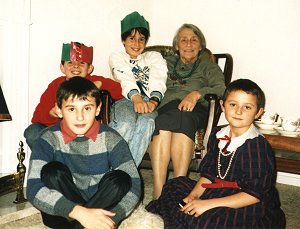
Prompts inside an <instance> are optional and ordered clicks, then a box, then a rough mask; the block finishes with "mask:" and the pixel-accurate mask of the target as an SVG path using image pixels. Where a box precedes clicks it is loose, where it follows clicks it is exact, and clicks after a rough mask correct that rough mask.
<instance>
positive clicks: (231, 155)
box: [146, 79, 285, 229]
mask: <svg viewBox="0 0 300 229" xmlns="http://www.w3.org/2000/svg"><path fill="white" fill-rule="evenodd" d="M220 104H221V108H222V110H223V112H224V114H225V117H226V119H227V121H228V123H229V125H228V126H225V127H223V128H220V127H218V128H216V129H215V130H214V131H213V132H212V134H211V136H210V139H209V142H208V153H207V155H206V156H205V158H204V159H203V160H202V162H201V165H200V170H199V171H200V174H201V177H200V179H199V180H198V182H196V181H193V180H191V179H189V178H187V177H177V178H174V179H171V180H169V181H168V182H167V183H166V185H165V186H164V188H163V192H162V195H161V196H160V198H159V199H158V200H153V201H152V202H150V203H149V205H148V206H147V207H146V209H147V210H148V211H150V212H153V213H156V214H159V215H161V216H162V218H163V219H164V224H165V228H172V229H173V228H184V229H186V228H193V229H194V228H201V229H202V228H207V229H210V228H247V229H248V228H285V215H284V212H283V211H282V210H281V208H280V200H279V195H278V192H277V190H276V188H275V183H276V170H275V157H274V152H273V150H272V148H271V146H270V145H269V143H268V142H267V140H266V139H265V137H264V136H263V135H262V134H261V133H260V132H259V131H258V130H257V128H256V127H255V126H254V125H253V121H254V119H257V118H258V117H260V116H261V114H262V113H263V112H264V105H265V97H264V93H263V91H262V90H261V89H260V87H259V86H258V85H257V84H256V83H254V82H252V81H251V80H247V79H239V80H236V81H233V82H232V83H231V84H230V85H229V86H228V87H227V89H226V91H225V93H224V96H223V100H222V101H220ZM179 203H181V204H179ZM180 205H181V206H183V207H180Z"/></svg>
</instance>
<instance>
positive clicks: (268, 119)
mask: <svg viewBox="0 0 300 229" xmlns="http://www.w3.org/2000/svg"><path fill="white" fill-rule="evenodd" d="M277 118H278V114H277V113H276V112H270V111H265V113H263V115H262V116H261V122H262V123H264V124H274V123H275V122H276V119H277Z"/></svg>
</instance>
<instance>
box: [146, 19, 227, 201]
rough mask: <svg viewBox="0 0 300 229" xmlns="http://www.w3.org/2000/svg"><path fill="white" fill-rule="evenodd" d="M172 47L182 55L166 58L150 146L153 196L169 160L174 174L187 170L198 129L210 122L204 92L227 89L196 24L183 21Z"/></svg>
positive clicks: (163, 178) (175, 175) (217, 91)
mask: <svg viewBox="0 0 300 229" xmlns="http://www.w3.org/2000/svg"><path fill="white" fill-rule="evenodd" d="M173 47H174V49H176V50H177V51H178V54H179V56H169V57H167V58H166V60H167V64H168V79H167V91H166V93H165V96H164V98H163V100H162V102H161V104H160V108H159V110H158V117H157V118H156V120H155V131H154V134H153V140H152V143H151V147H150V158H151V164H152V170H153V177H154V190H153V198H154V199H157V198H158V197H159V196H160V194H161V191H162V187H163V185H164V184H165V182H166V179H167V168H168V165H169V162H170V160H171V161H172V163H173V170H174V177H178V176H186V174H187V171H188V168H189V164H190V161H191V158H192V155H193V149H194V140H195V133H196V130H197V129H199V128H205V126H206V122H207V115H208V102H207V101H206V100H205V99H204V96H205V94H207V93H215V94H217V95H219V96H221V95H222V94H223V92H224V90H225V84H224V76H223V73H222V70H221V69H220V68H219V66H218V65H217V64H215V63H211V62H210V61H209V57H208V54H207V52H208V51H207V50H206V41H205V37H204V35H203V34H202V32H201V31H200V29H199V28H198V27H197V26H195V25H192V24H183V25H182V26H181V27H180V28H179V29H178V31H177V33H176V34H175V37H174V39H173Z"/></svg>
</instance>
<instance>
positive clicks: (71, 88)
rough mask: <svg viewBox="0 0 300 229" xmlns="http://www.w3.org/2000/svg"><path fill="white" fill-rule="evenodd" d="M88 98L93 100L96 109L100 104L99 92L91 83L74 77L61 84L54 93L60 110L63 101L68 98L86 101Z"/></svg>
mask: <svg viewBox="0 0 300 229" xmlns="http://www.w3.org/2000/svg"><path fill="white" fill-rule="evenodd" d="M88 96H91V97H94V98H95V100H96V105H97V107H98V106H99V104H100V90H99V89H98V88H97V87H96V85H95V84H94V83H93V82H92V81H90V80H88V79H86V78H83V77H80V76H74V77H72V78H71V79H69V80H66V81H64V82H63V83H61V85H60V86H59V87H58V90H57V92H56V101H57V106H58V107H59V108H62V102H63V100H67V99H69V98H70V97H71V98H75V97H77V98H79V99H82V100H87V97H88Z"/></svg>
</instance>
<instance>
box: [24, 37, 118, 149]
mask: <svg viewBox="0 0 300 229" xmlns="http://www.w3.org/2000/svg"><path fill="white" fill-rule="evenodd" d="M92 62H93V47H92V46H91V47H87V46H85V45H84V44H82V43H79V42H70V43H67V44H63V47H62V55H61V64H60V70H61V72H62V73H63V74H64V76H60V77H58V78H56V79H54V80H53V81H52V82H51V83H50V84H49V85H48V88H47V89H46V90H45V91H44V93H43V94H42V96H41V98H40V102H39V104H38V105H37V107H36V109H35V111H34V113H33V117H32V119H31V122H32V124H31V125H29V126H28V127H27V128H26V130H25V131H24V137H25V139H26V142H27V144H28V146H29V147H30V148H32V146H33V143H34V141H35V139H36V138H37V137H38V136H39V134H40V132H41V130H43V129H44V128H45V127H47V126H51V125H53V124H55V123H57V122H58V121H59V120H60V118H59V117H58V115H57V107H56V98H55V95H56V91H57V89H58V86H59V85H60V84H61V83H62V82H64V81H65V80H68V79H70V78H72V77H74V76H80V77H84V78H87V79H89V80H91V81H92V82H94V83H95V85H96V86H97V87H98V88H101V89H104V90H107V91H109V92H110V94H111V96H112V98H113V99H114V100H119V99H121V98H123V96H122V94H121V86H120V84H119V83H117V82H115V81H113V80H111V79H108V78H104V77H102V76H96V75H90V74H91V73H92V72H93V70H94V66H93V64H92Z"/></svg>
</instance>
